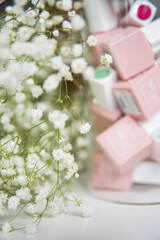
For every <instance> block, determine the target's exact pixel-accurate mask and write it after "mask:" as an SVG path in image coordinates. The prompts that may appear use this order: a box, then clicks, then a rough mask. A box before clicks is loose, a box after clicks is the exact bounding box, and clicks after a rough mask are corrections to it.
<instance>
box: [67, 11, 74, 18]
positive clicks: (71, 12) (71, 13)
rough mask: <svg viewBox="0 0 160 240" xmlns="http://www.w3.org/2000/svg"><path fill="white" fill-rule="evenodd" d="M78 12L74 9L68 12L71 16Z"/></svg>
mask: <svg viewBox="0 0 160 240" xmlns="http://www.w3.org/2000/svg"><path fill="white" fill-rule="evenodd" d="M75 14H76V12H75V11H74V10H72V11H69V12H68V16H69V17H73V16H74V15H75Z"/></svg>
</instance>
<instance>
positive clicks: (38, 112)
mask: <svg viewBox="0 0 160 240" xmlns="http://www.w3.org/2000/svg"><path fill="white" fill-rule="evenodd" d="M31 115H32V118H33V120H35V121H38V120H40V119H41V118H42V116H43V111H42V110H41V109H32V111H31Z"/></svg>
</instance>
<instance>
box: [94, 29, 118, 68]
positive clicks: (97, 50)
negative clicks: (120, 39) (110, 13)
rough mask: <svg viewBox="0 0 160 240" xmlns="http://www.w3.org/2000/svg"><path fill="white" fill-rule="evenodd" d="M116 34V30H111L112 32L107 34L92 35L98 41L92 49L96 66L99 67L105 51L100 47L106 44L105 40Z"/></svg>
mask: <svg viewBox="0 0 160 240" xmlns="http://www.w3.org/2000/svg"><path fill="white" fill-rule="evenodd" d="M118 29H121V28H118ZM116 32H117V28H113V29H112V30H110V31H107V32H98V33H94V34H92V35H94V36H95V37H96V38H97V40H98V43H97V45H96V46H95V47H94V48H93V54H94V57H95V63H96V64H97V65H99V64H100V63H101V62H100V60H101V56H102V55H104V53H105V51H104V50H103V47H102V45H103V44H104V43H105V42H106V40H107V39H108V38H109V37H111V36H112V35H113V34H114V33H116Z"/></svg>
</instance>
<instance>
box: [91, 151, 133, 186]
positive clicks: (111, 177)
mask: <svg viewBox="0 0 160 240" xmlns="http://www.w3.org/2000/svg"><path fill="white" fill-rule="evenodd" d="M92 184H93V186H94V187H95V188H100V189H110V190H128V189H129V188H130V187H131V185H132V171H129V172H127V173H125V174H121V173H119V172H117V171H116V170H115V169H114V167H113V166H112V164H111V163H110V161H109V160H108V159H107V158H106V157H105V156H104V155H103V153H102V152H101V151H100V150H97V151H96V152H95V153H94V155H93V159H92Z"/></svg>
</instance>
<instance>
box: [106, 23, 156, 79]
mask: <svg viewBox="0 0 160 240" xmlns="http://www.w3.org/2000/svg"><path fill="white" fill-rule="evenodd" d="M103 49H104V50H105V51H106V52H109V53H110V54H111V55H112V57H113V59H114V63H115V66H116V69H117V71H118V73H119V75H120V77H121V79H123V80H128V79H129V78H131V77H133V76H135V75H137V74H139V73H141V72H143V71H144V70H146V69H148V68H150V67H152V66H153V65H154V54H153V51H152V47H151V45H150V43H149V41H148V40H147V38H146V36H145V34H144V33H143V32H142V31H141V29H140V28H137V27H133V26H129V27H126V28H117V31H116V33H114V34H112V35H111V36H110V37H109V38H107V40H106V41H105V44H103Z"/></svg>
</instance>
